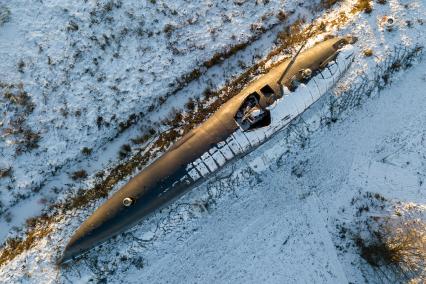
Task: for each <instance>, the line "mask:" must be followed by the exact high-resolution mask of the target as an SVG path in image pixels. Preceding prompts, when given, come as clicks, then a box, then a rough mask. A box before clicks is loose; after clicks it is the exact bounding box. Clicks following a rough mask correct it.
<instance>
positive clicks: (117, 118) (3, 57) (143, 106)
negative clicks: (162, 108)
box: [0, 0, 316, 212]
mask: <svg viewBox="0 0 426 284" xmlns="http://www.w3.org/2000/svg"><path fill="white" fill-rule="evenodd" d="M295 2H297V1H285V2H284V1H283V2H281V1H275V2H271V3H266V2H265V3H263V2H259V3H257V2H252V1H250V2H249V1H247V2H246V1H235V2H234V1H226V2H217V3H214V2H209V1H208V2H200V3H196V4H195V3H191V2H188V1H179V2H176V1H133V0H131V1H121V0H117V1H115V0H111V1H84V3H80V4H78V5H76V4H75V3H74V2H72V1H61V2H58V1H42V2H35V3H34V2H33V1H25V0H23V1H13V2H8V3H4V4H3V5H2V6H1V9H2V11H9V12H8V13H9V16H8V18H9V20H7V21H5V22H4V23H2V25H1V28H0V39H1V41H0V61H1V65H0V77H1V78H0V83H1V84H0V87H1V91H2V93H12V94H13V95H14V96H18V95H19V94H20V93H23V92H26V94H27V96H28V97H29V102H28V104H31V105H32V108H31V111H30V110H27V109H26V108H25V106H20V105H19V104H18V106H16V103H11V102H10V99H9V100H8V99H7V98H2V101H1V102H2V106H1V108H0V110H1V112H2V117H1V124H0V127H1V133H0V134H1V135H2V136H1V137H2V138H1V140H0V155H1V157H2V161H1V165H0V167H1V168H2V169H5V168H9V167H11V170H12V172H13V175H12V178H10V179H2V180H0V184H1V185H2V186H4V187H6V188H8V189H9V190H2V194H1V196H0V201H2V205H3V210H4V208H5V207H6V208H7V207H9V206H10V205H12V204H15V203H17V202H19V200H20V199H22V198H23V197H26V196H28V195H30V194H31V193H32V191H38V190H39V188H40V187H41V186H43V185H44V184H45V182H46V179H47V178H49V177H50V176H51V175H52V174H58V171H59V170H60V169H61V168H62V167H64V166H65V165H68V166H72V164H73V163H77V162H78V161H79V160H81V159H85V158H86V157H85V155H84V154H83V153H82V149H83V148H84V147H87V148H89V149H91V150H92V151H91V152H92V154H93V155H94V156H96V152H97V150H98V149H99V148H100V147H102V146H104V145H105V144H106V143H107V142H109V141H110V140H111V139H112V138H114V137H116V136H117V135H119V134H120V132H122V131H123V128H125V126H126V124H127V123H128V122H129V123H130V124H132V123H135V122H137V121H138V120H139V119H140V118H141V117H144V120H143V122H141V123H140V125H139V127H135V128H136V130H135V129H134V130H133V136H135V132H137V129H138V128H142V129H143V128H146V129H145V131H146V130H147V129H148V127H144V126H147V125H148V126H152V124H153V123H155V122H156V117H150V116H149V115H148V114H149V112H153V110H154V109H155V108H157V106H158V104H159V103H160V102H163V101H164V100H165V99H166V98H167V97H169V96H171V95H173V94H174V92H175V91H176V90H177V89H178V88H180V87H181V86H182V85H183V82H184V81H185V79H184V78H185V75H187V74H191V72H192V71H193V70H195V69H197V70H199V72H201V73H203V72H205V70H206V67H204V62H206V61H208V60H209V59H211V58H212V57H213V56H214V55H215V54H216V53H221V52H223V51H225V50H227V49H229V47H231V46H233V45H236V44H238V43H244V42H247V41H250V38H251V37H253V36H256V35H259V34H261V33H262V32H264V31H265V30H268V29H270V28H271V27H273V26H274V25H276V24H279V23H282V21H283V18H280V17H279V14H280V12H281V13H283V11H286V13H288V12H287V11H291V10H292V11H294V7H295V6H296V4H297V3H295ZM313 3H316V1H312V4H313ZM309 5H310V4H306V5H301V6H307V7H309ZM29 7H31V9H29ZM308 10H309V9H308V8H304V7H299V8H298V11H297V12H296V13H294V15H293V16H292V18H293V19H296V18H297V17H298V16H299V15H300V14H306V13H307V11H308ZM288 14H289V13H288ZM289 20H290V21H291V19H289ZM193 93H195V92H193ZM200 93H202V92H198V93H197V96H199V95H200ZM187 95H188V93H187ZM189 95H191V94H189ZM193 95H195V94H193ZM188 98H189V96H187V97H181V98H180V100H181V101H182V102H186V101H187V100H188ZM178 102H179V100H178V101H175V105H176V107H179V103H178ZM182 105H183V103H182ZM18 118H19V119H20V120H19V122H18V123H16V121H17V120H18ZM17 124H18V125H17ZM14 130H16V131H14ZM24 131H31V132H27V133H33V134H34V135H38V137H36V136H30V135H27V139H25V138H23V137H22V136H24V135H23V132H24ZM139 132H141V130H139ZM142 134H143V130H142ZM28 136H30V137H32V138H33V139H28ZM127 138H129V137H128V136H127ZM27 140H30V141H32V143H25V142H26V141H27ZM27 144H30V145H29V146H28V145H27ZM116 152H118V150H117V149H115V151H114V153H111V154H109V158H111V159H116ZM98 155H100V156H104V155H105V151H104V150H101V154H98ZM28 161H30V162H28ZM89 170H90V169H89ZM61 181H62V182H63V183H66V182H70V180H69V179H68V180H67V179H64V178H62V179H61ZM12 189H13V190H12ZM64 190H65V189H64ZM1 209H2V208H0V212H1V211H2V210H1Z"/></svg>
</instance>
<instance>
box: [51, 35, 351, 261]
mask: <svg viewBox="0 0 426 284" xmlns="http://www.w3.org/2000/svg"><path fill="white" fill-rule="evenodd" d="M339 40H340V41H341V38H336V39H332V40H328V41H326V42H325V44H324V43H322V44H323V45H322V46H320V48H321V49H318V50H319V51H316V52H312V50H313V49H314V48H315V47H314V48H312V49H310V50H308V51H307V52H306V53H305V54H303V53H302V54H301V58H300V62H298V61H299V60H298V61H296V62H295V64H294V65H293V66H292V68H295V70H296V71H295V72H288V78H284V81H283V85H280V84H279V83H280V82H276V79H277V78H278V77H279V75H280V74H282V72H283V70H284V69H285V68H286V66H287V65H288V62H287V63H286V62H284V63H282V64H281V65H280V66H278V67H276V68H275V73H276V74H275V75H271V76H269V77H264V78H263V79H262V78H261V79H259V80H256V82H254V83H253V84H251V85H249V86H248V87H247V88H245V89H244V90H243V91H242V92H241V93H240V94H239V95H237V96H236V97H234V98H232V99H231V100H230V101H228V102H227V103H225V104H224V105H223V107H222V108H220V109H219V110H218V111H217V112H216V113H215V114H214V115H213V116H212V117H211V118H209V119H208V120H207V121H206V122H205V123H203V124H202V125H200V126H199V127H198V128H196V129H194V130H192V131H191V132H190V133H188V134H187V135H185V136H184V137H183V138H182V139H181V140H180V141H178V142H177V143H176V144H175V145H174V146H173V147H172V148H171V149H169V150H168V151H167V152H166V153H165V154H164V155H163V156H162V157H160V158H159V159H158V160H157V161H155V162H153V163H152V164H151V165H150V166H148V167H147V168H146V169H144V170H143V171H142V172H141V173H140V174H138V175H137V176H136V177H134V178H133V179H131V180H130V181H129V183H127V184H126V185H125V186H124V187H123V188H121V189H120V190H119V191H118V192H116V193H115V194H114V195H113V196H112V197H111V198H110V199H109V200H107V201H106V202H105V203H104V204H103V205H101V206H100V207H99V208H98V209H97V210H96V211H95V212H94V213H93V215H91V216H90V217H89V218H88V219H87V220H86V221H85V222H84V223H83V224H82V225H81V226H80V227H79V228H78V230H77V231H76V232H75V233H74V235H73V236H72V238H71V240H70V241H69V243H68V245H67V246H66V248H65V251H64V254H63V257H62V258H61V260H60V261H59V262H60V263H63V262H66V261H68V260H70V259H72V258H73V257H75V256H77V255H79V254H81V253H83V252H85V251H87V250H89V249H91V248H92V247H94V246H96V245H98V244H100V243H102V242H104V241H105V240H107V239H109V238H111V237H112V236H114V235H117V234H119V233H121V232H123V231H126V230H127V229H129V228H131V227H133V226H134V225H135V224H136V223H138V222H139V221H140V220H141V219H143V218H144V217H146V216H147V215H149V214H150V213H152V212H154V211H155V210H156V209H158V208H161V207H162V206H164V205H165V204H167V203H168V202H171V201H172V200H174V199H176V198H177V197H179V196H181V195H182V194H183V193H185V192H186V191H188V190H190V189H191V188H193V187H194V186H196V185H197V184H199V183H200V182H202V181H203V180H205V179H206V178H207V177H209V176H210V175H211V174H212V173H214V172H215V171H217V170H218V169H219V168H221V167H223V166H224V165H225V164H227V163H229V162H230V161H232V160H234V159H235V158H236V157H240V156H243V155H246V154H247V153H249V152H251V151H253V150H254V149H256V148H257V147H258V146H259V145H261V144H263V143H264V142H266V141H267V140H269V139H270V138H271V137H272V136H273V135H275V134H276V133H277V132H278V131H279V130H281V129H283V128H284V127H286V126H287V125H288V124H289V123H290V122H291V121H292V120H293V119H294V118H295V117H297V116H298V115H299V114H301V113H302V112H304V111H305V110H306V109H307V108H308V107H309V106H311V105H312V104H313V103H314V102H315V101H317V100H318V99H319V98H320V97H321V96H322V95H324V94H325V93H327V92H328V90H330V88H331V87H332V86H333V85H334V84H335V83H336V82H337V81H338V79H339V78H340V76H341V75H342V74H343V73H344V72H345V71H346V69H347V68H348V67H349V65H350V63H351V62H352V57H353V49H352V46H350V45H346V46H345V47H344V48H340V46H339V47H338V48H336V44H337V43H339ZM309 51H310V52H309ZM318 53H320V59H321V60H314V59H315V54H318ZM326 60H328V61H326ZM310 62H311V63H310ZM312 62H314V63H312ZM309 63H310V64H309ZM324 63H326V64H324ZM286 64H287V65H286ZM321 64H323V65H324V66H321V69H319V66H320V65H321ZM305 66H313V67H315V69H314V74H312V76H311V77H310V78H308V79H307V80H304V81H303V82H302V83H300V84H298V85H297V88H296V89H295V90H294V91H292V92H290V91H289V90H288V89H287V86H289V85H290V83H291V82H293V80H294V78H297V76H298V72H299V70H304V68H306V67H305ZM273 71H274V70H273ZM273 71H272V72H273ZM259 82H260V83H259ZM265 84H267V85H268V86H270V88H269V89H268V90H271V92H273V95H274V96H273V100H269V101H267V100H266V99H265V98H266V96H265V93H266V92H265V91H261V90H264V89H265V88H263V89H262V88H260V87H262V86H265ZM253 94H257V95H259V94H260V95H259V96H258V103H259V105H260V106H262V104H263V106H262V108H263V109H264V111H265V112H267V113H268V116H269V118H268V119H269V120H268V121H267V123H268V124H267V125H266V126H263V125H261V126H258V127H255V128H254V129H249V130H247V129H244V127H242V126H241V125H240V124H238V123H236V121H235V119H236V113H237V111H238V110H239V109H240V108H241V105H242V104H244V102H245V101H246V100H247V98H248V97H250V96H251V95H253ZM262 100H263V101H262ZM125 200H130V201H129V204H124V201H125Z"/></svg>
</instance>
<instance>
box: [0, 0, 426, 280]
mask: <svg viewBox="0 0 426 284" xmlns="http://www.w3.org/2000/svg"><path fill="white" fill-rule="evenodd" d="M303 2H306V1H300V2H299V1H285V2H284V1H270V2H269V1H222V2H220V3H219V2H217V3H216V2H213V1H206V2H202V3H201V2H200V3H198V2H197V3H195V2H192V1H159V0H156V1H130V0H129V1H112V2H107V1H85V2H83V1H82V2H81V3H79V4H78V5H77V4H75V3H72V2H70V1H63V2H61V3H59V2H57V1H41V2H37V3H33V1H23V0H22V1H12V2H6V1H5V2H0V17H1V18H0V19H1V20H0V83H1V84H0V88H1V89H0V90H1V92H2V93H1V94H3V95H4V94H6V93H7V92H6V91H8V92H9V93H10V92H12V93H13V92H18V93H19V92H20V90H22V88H23V89H24V90H25V92H26V93H27V94H28V96H29V97H30V98H31V100H32V103H33V104H34V109H33V110H32V111H28V108H30V107H31V104H30V105H29V106H28V105H25V104H20V103H18V104H13V103H11V102H10V101H8V100H6V99H5V98H6V96H1V97H0V103H1V104H0V115H1V116H0V120H1V121H0V123H1V124H0V128H1V130H2V131H3V132H2V133H0V135H2V136H1V138H0V169H7V168H8V167H9V166H11V167H12V173H11V174H10V176H7V177H6V178H1V179H0V189H1V190H0V201H2V205H3V208H0V212H4V214H3V216H2V217H3V218H1V220H0V240H1V241H2V242H4V241H5V240H7V238H9V237H13V236H24V231H25V220H26V219H27V218H29V217H32V216H36V215H38V214H40V212H45V211H46V208H48V207H47V206H48V205H49V204H51V203H55V202H56V201H57V200H61V201H63V200H66V199H67V198H68V196H72V195H73V194H75V192H77V191H78V189H79V188H89V187H90V186H91V185H93V183H94V181H93V177H92V176H91V175H92V174H93V173H95V172H97V171H99V170H101V169H107V170H108V168H110V167H112V166H113V165H115V164H117V163H119V162H120V160H119V159H118V157H117V151H118V150H119V149H120V146H121V145H123V144H124V143H126V141H127V140H128V139H129V138H131V137H135V136H137V135H138V134H139V133H140V132H141V130H140V128H141V127H143V126H144V125H146V124H153V122H155V121H159V120H161V119H162V118H163V117H164V116H167V113H168V112H169V110H172V109H173V108H174V107H175V108H176V109H181V108H182V107H183V105H184V104H185V102H186V101H187V99H188V98H189V97H197V96H200V95H201V93H202V91H203V88H204V86H206V82H208V81H209V82H210V83H209V84H210V85H211V86H212V88H219V87H221V86H223V85H225V84H226V83H227V81H229V80H231V79H232V78H233V77H234V76H236V75H238V74H239V73H241V72H242V70H243V69H244V68H243V67H241V66H240V65H241V64H238V63H237V62H238V61H242V62H245V64H246V65H247V66H249V65H250V64H253V63H254V62H256V60H257V59H259V58H261V57H264V56H265V55H267V54H268V52H269V51H270V50H272V46H274V43H273V39H274V38H275V34H276V33H278V32H279V28H280V27H281V26H280V25H281V24H280V25H278V26H276V27H272V26H273V25H275V24H276V23H277V22H278V18H277V14H278V12H279V11H280V10H283V11H286V12H287V11H289V10H291V9H295V10H296V11H297V12H296V13H295V14H294V15H293V17H294V19H295V18H296V17H297V14H298V13H300V14H306V16H307V17H308V18H310V17H311V16H310V15H309V13H310V12H309V10H310V9H309V7H308V6H309V5H308V4H306V3H304V4H303V5H304V6H305V8H303V7H299V4H300V3H303ZM96 3H98V4H96ZM108 3H112V4H108ZM372 4H373V10H372V12H371V14H367V13H360V14H350V10H351V9H352V7H353V5H354V1H341V3H338V4H337V5H335V6H334V7H333V10H331V11H328V12H327V13H325V12H319V13H321V15H322V16H323V17H325V18H329V19H330V18H333V17H335V16H336V15H339V13H341V12H345V13H347V15H348V16H349V17H350V19H349V20H348V22H347V24H344V25H343V26H340V27H339V26H338V25H336V26H327V27H326V31H325V33H324V34H323V35H320V36H318V37H316V38H314V39H312V40H311V41H309V44H308V46H309V45H312V44H313V42H315V41H316V40H320V39H322V38H323V37H324V35H325V34H327V33H332V34H340V35H343V34H348V33H351V34H353V35H355V36H357V37H358V38H359V41H358V42H357V43H356V44H355V45H354V49H355V60H354V62H353V63H352V65H351V67H350V69H349V70H348V72H347V74H346V75H345V76H344V77H343V78H342V79H341V81H340V82H339V84H338V86H337V87H336V88H335V89H334V90H333V91H334V93H337V94H341V95H342V96H344V95H345V94H346V95H347V93H345V92H346V91H347V90H348V89H351V88H353V86H356V85H360V84H362V83H363V82H362V80H364V79H365V78H367V77H368V78H372V76H373V75H375V74H380V72H382V71H383V70H381V69H380V68H378V67H377V66H383V63H384V62H387V60H389V59H392V58H396V57H397V54H395V50H396V52H397V53H398V52H400V51H401V50H403V49H405V48H407V49H409V50H414V49H415V47H416V46H424V45H425V41H426V36H425V34H426V33H425V31H426V30H425V26H424V24H423V22H424V20H425V16H426V9H425V4H426V3H425V1H424V0H415V1H405V0H390V1H386V3H385V4H383V5H382V4H378V3H377V2H372ZM29 6H31V9H28V7H29ZM300 6H302V4H300ZM296 7H298V8H296ZM299 9H300V11H299ZM6 10H7V11H10V12H5V11H6ZM323 13H324V14H323ZM130 14H131V15H130ZM263 15H269V16H268V17H266V19H270V20H265V21H264V20H262V19H261V18H262V16H263ZM385 17H392V19H393V20H394V25H393V26H392V30H391V31H388V30H387V28H386V25H385V20H386V19H387V18H385ZM228 18H229V19H230V20H229V19H228ZM3 19H6V20H3ZM289 21H290V20H289ZM260 22H263V25H265V26H264V27H265V29H269V28H271V29H270V30H268V31H266V32H264V33H263V35H262V36H260V38H259V39H258V40H257V41H254V42H253V43H251V44H250V45H249V47H248V48H247V50H243V51H242V52H240V53H239V54H237V55H236V56H234V57H230V58H229V59H224V63H223V64H222V65H218V66H214V67H211V68H204V67H202V64H203V63H202V62H204V61H205V60H208V59H209V58H211V56H212V55H213V54H215V53H216V52H220V51H222V50H223V49H225V48H227V47H229V46H230V45H233V44H236V43H239V42H242V41H245V40H246V39H247V37H249V36H252V35H253V34H256V28H251V25H252V24H253V23H260ZM168 24H170V25H171V27H170V26H167V25H168ZM166 26H167V27H166ZM139 28H140V29H139ZM126 29H127V33H125V32H124V30H126ZM211 29H214V30H215V31H214V32H212V31H210V30H211ZM123 33H125V34H123ZM151 33H152V34H151ZM232 34H235V37H232ZM112 35H114V37H115V39H114V37H113V36H112ZM120 35H121V36H122V38H119V36H120ZM200 45H201V46H202V47H201V46H200ZM394 48H396V49H394ZM366 49H371V50H372V53H373V54H372V56H365V55H364V52H365V50H366ZM76 53H78V55H76ZM116 53H118V55H116ZM75 56H77V58H76V57H75ZM424 57H425V56H424V55H421V54H420V55H419V58H417V59H416V60H415V61H414V62H413V63H412V64H413V66H411V67H410V68H408V69H403V70H400V71H399V72H396V73H394V74H392V75H391V76H390V77H386V78H382V79H381V81H380V84H382V83H383V82H384V81H387V80H390V81H392V82H391V84H387V85H386V86H385V88H384V89H383V90H381V91H380V92H377V90H374V91H373V92H372V96H368V97H367V96H364V98H363V99H362V100H361V102H360V103H359V104H355V103H352V104H350V105H349V107H348V108H347V109H346V110H344V111H343V113H342V114H339V115H338V116H337V117H335V118H334V119H332V120H330V119H329V120H327V123H326V122H324V121H325V120H324V119H325V118H327V117H329V116H330V102H331V101H332V100H333V98H334V94H333V93H328V94H326V95H325V96H324V97H323V98H321V99H320V100H319V101H318V102H317V103H315V105H313V107H311V108H309V109H308V110H307V111H306V112H305V113H304V114H303V115H302V116H301V118H300V119H298V120H297V121H294V122H293V123H292V124H291V126H290V127H288V128H287V129H286V130H283V131H281V132H280V133H279V134H278V135H276V136H274V137H273V138H272V139H271V140H270V141H268V142H267V143H265V144H264V145H262V146H261V147H259V148H258V149H256V150H255V151H253V152H252V153H250V154H249V155H247V156H245V157H244V158H242V159H241V160H239V161H236V162H235V163H233V164H231V165H229V166H227V167H226V168H224V169H222V170H220V171H219V172H218V173H217V174H216V175H214V176H213V177H212V178H211V179H210V180H208V181H207V182H206V183H204V184H203V185H201V186H199V187H198V188H195V189H193V190H192V191H191V192H188V193H187V194H186V195H185V196H183V197H182V198H180V199H179V200H177V201H176V202H174V203H173V204H171V205H170V206H168V207H167V208H164V209H162V210H160V211H158V212H156V213H155V214H154V215H153V216H151V217H149V218H147V219H145V220H143V221H142V222H141V223H140V224H139V225H138V226H136V227H135V228H133V229H132V230H130V231H129V232H126V233H124V234H122V235H120V236H117V237H115V238H113V239H112V240H110V241H108V242H106V243H105V244H103V245H102V246H100V247H97V248H95V249H93V250H91V251H90V252H88V253H87V254H85V255H83V256H82V257H81V258H79V259H77V260H76V261H74V262H70V263H68V264H66V265H64V266H62V267H58V266H57V265H56V264H55V262H56V260H57V259H58V257H59V256H60V254H61V251H62V249H63V247H64V246H65V245H66V243H67V240H68V239H69V237H70V236H71V234H72V233H73V231H74V230H75V229H76V228H77V227H78V226H79V225H80V223H81V222H82V221H84V219H85V218H87V216H88V215H89V214H91V213H92V212H93V210H95V208H96V207H97V206H98V205H99V204H100V203H101V202H103V201H104V199H99V200H93V203H92V204H90V205H88V206H87V208H84V209H73V210H70V211H68V212H66V213H65V214H63V215H58V216H55V220H56V222H54V223H53V224H49V225H48V226H49V229H50V230H51V231H50V233H49V234H47V236H43V237H42V238H41V239H37V240H35V241H34V242H35V243H34V245H33V246H31V247H30V248H28V249H25V250H23V251H20V252H19V253H17V255H16V256H15V257H14V258H12V259H10V260H8V261H7V262H5V263H3V264H2V265H1V267H0V283H145V282H151V283H201V282H209V283H210V282H214V283H247V282H248V283H259V282H262V283H388V282H392V281H389V279H387V278H384V277H383V275H381V274H379V273H377V271H376V270H375V269H373V268H372V267H371V266H369V265H368V264H367V263H366V261H365V260H364V259H363V258H362V257H360V254H359V250H358V248H357V247H356V246H355V245H354V241H353V238H351V236H350V234H349V233H347V234H344V233H342V228H344V229H345V231H348V232H351V231H355V230H356V223H357V222H359V220H360V219H362V218H363V215H362V214H361V215H360V214H359V212H360V206H362V205H363V204H364V203H372V204H378V205H377V206H379V205H380V204H381V203H380V202H384V203H385V204H386V206H405V205H406V204H415V205H416V206H419V207H420V208H425V206H426V191H425V189H426V188H425V187H426V184H425V179H426V128H425V125H426V112H425V110H426V100H425V99H426V98H425V92H424V89H425V88H426V60H425V58H424ZM49 58H50V59H49ZM96 58H97V59H96ZM21 59H22V61H23V62H24V64H22V63H21ZM95 59H96V60H95ZM96 62H97V63H96ZM194 68H201V69H202V74H201V76H200V78H199V80H195V81H193V82H191V83H190V84H189V85H188V86H186V87H183V89H182V90H180V91H179V92H177V93H176V94H175V95H173V92H174V88H175V87H176V86H177V84H178V83H177V82H176V80H178V78H181V76H183V75H184V74H186V73H188V72H190V71H191V70H193V69H194ZM398 68H399V67H397V69H398ZM86 69H88V70H89V71H87V72H86ZM139 69H141V70H142V71H139ZM92 74H93V75H92ZM20 82H22V85H23V87H21V86H19V83H20ZM12 85H13V86H12ZM20 88H21V89H20ZM168 95H170V97H169V98H168V100H167V102H166V103H164V104H163V105H162V106H161V107H158V108H157V104H158V100H159V98H160V97H163V96H164V97H166V96H168ZM182 96H183V97H184V98H182ZM22 99H23V100H24V101H25V96H23V97H22ZM152 103H154V104H155V105H156V110H155V111H154V112H153V113H152V114H151V113H148V112H147V110H148V108H149V107H150V105H151V104H152ZM76 112H77V113H79V114H78V115H76ZM131 114H135V115H136V118H135V120H137V122H135V124H134V125H131V126H130V127H129V129H127V130H126V131H124V132H121V131H120V129H119V128H120V127H119V123H120V122H125V121H127V119H128V118H129V116H130V115H131ZM21 115H23V116H22V117H24V122H23V126H24V128H25V129H31V130H32V131H35V132H38V133H39V134H40V140H39V142H38V144H39V147H38V148H35V149H32V150H31V151H28V152H24V153H22V154H19V155H18V154H16V150H17V148H18V147H19V145H20V144H19V143H17V141H19V139H21V138H22V137H21V136H19V135H21V134H16V133H12V134H10V133H9V132H7V133H6V132H4V130H5V129H7V128H10V126H11V121H13V119H14V118H15V117H17V116H18V117H19V116H21ZM99 116H100V117H102V120H99V119H98V117H99ZM142 116H144V117H143V118H142V119H141V120H140V121H139V119H140V117H142ZM113 117H114V118H113ZM145 123H146V124H145ZM98 125H99V126H98ZM108 125H109V126H108ZM155 125H156V126H158V127H160V128H161V127H162V125H161V124H160V123H158V124H155ZM83 147H88V148H93V152H92V153H91V154H90V155H89V156H85V155H84V154H82V152H81V150H82V148H83ZM81 168H84V169H85V170H86V171H87V172H88V174H89V177H88V178H85V179H82V180H81V181H79V182H75V181H72V180H71V179H70V178H69V174H70V173H71V172H73V171H75V170H78V169H81ZM127 180H128V179H126V180H121V181H119V182H118V183H117V186H116V187H114V189H115V190H117V189H118V188H119V186H120V185H122V184H123V183H124V182H126V181H127ZM34 188H37V190H39V191H38V192H37V191H32V189H34ZM376 194H377V196H379V197H380V198H378V199H382V198H383V199H384V200H385V201H383V200H382V201H380V202H379V200H370V199H371V198H370V197H371V195H373V196H375V195H376ZM368 196H370V197H368ZM369 198H370V199H369ZM45 199H47V200H45ZM373 199H374V198H373ZM377 206H376V207H377ZM422 206H423V207H422ZM376 207H375V206H373V205H371V211H372V212H370V213H371V214H376V213H377V214H382V212H374V209H373V208H376ZM7 212H9V213H8V214H6V213H7ZM48 213H49V212H48ZM0 253H1V251H0Z"/></svg>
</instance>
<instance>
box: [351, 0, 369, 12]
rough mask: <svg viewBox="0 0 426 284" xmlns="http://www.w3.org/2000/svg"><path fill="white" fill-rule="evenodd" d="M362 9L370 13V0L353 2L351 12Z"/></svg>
mask: <svg viewBox="0 0 426 284" xmlns="http://www.w3.org/2000/svg"><path fill="white" fill-rule="evenodd" d="M358 11H362V12H364V13H367V14H370V13H371V12H372V11H373V6H372V5H371V0H358V2H357V3H356V4H355V6H354V8H353V9H352V12H353V13H354V12H358Z"/></svg>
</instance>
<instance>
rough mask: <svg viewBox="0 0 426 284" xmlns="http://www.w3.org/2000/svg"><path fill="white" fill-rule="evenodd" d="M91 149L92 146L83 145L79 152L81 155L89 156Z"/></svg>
mask: <svg viewBox="0 0 426 284" xmlns="http://www.w3.org/2000/svg"><path fill="white" fill-rule="evenodd" d="M92 150H93V149H92V148H89V147H84V148H83V149H81V153H83V155H86V156H89V155H90V154H92Z"/></svg>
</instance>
